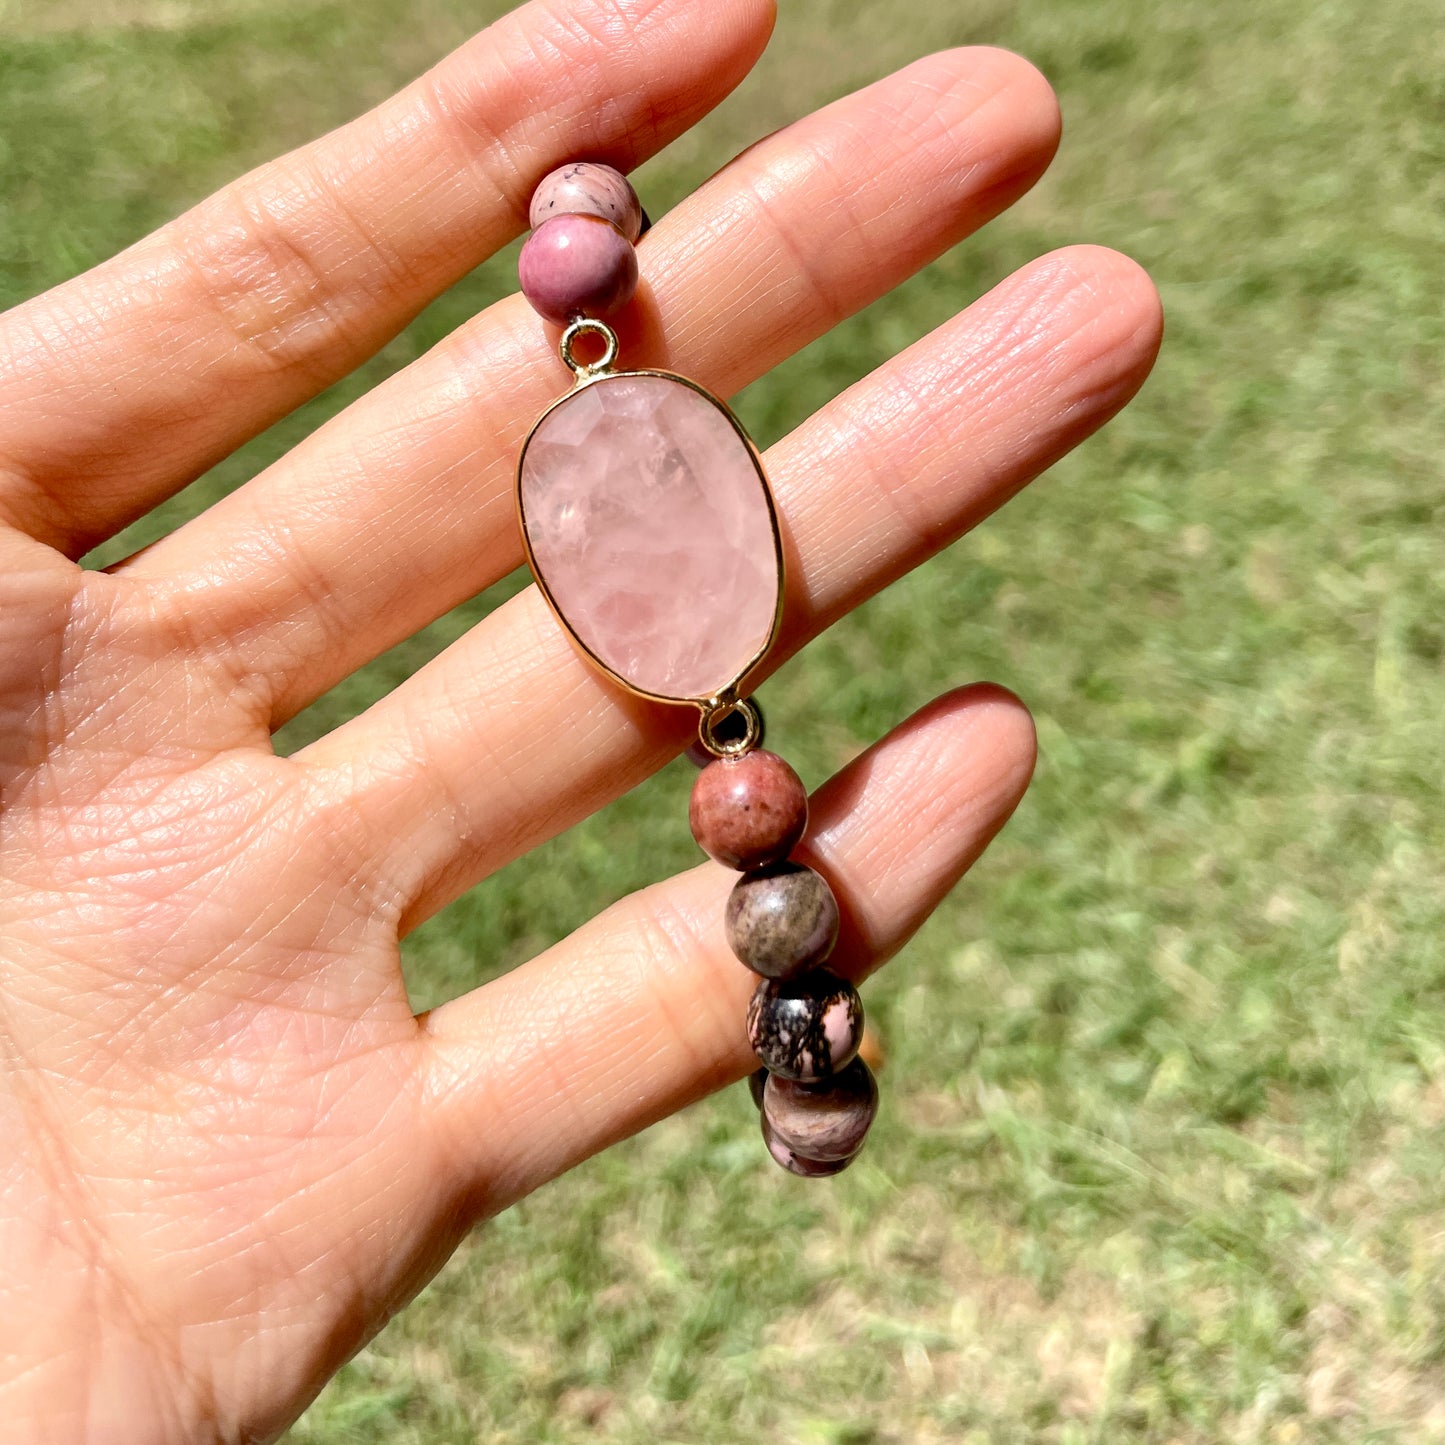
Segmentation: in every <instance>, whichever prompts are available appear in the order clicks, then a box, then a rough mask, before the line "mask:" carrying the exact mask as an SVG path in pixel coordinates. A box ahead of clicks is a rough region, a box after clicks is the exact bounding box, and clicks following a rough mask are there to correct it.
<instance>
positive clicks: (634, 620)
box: [520, 372, 781, 700]
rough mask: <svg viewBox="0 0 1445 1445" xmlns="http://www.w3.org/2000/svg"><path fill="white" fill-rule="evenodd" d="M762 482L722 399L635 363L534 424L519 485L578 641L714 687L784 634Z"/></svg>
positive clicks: (631, 666) (631, 675)
mask: <svg viewBox="0 0 1445 1445" xmlns="http://www.w3.org/2000/svg"><path fill="white" fill-rule="evenodd" d="M764 487H765V483H764V482H763V479H762V475H761V473H760V472H759V470H758V467H757V464H756V462H755V461H754V459H753V455H752V453H751V452H750V451H749V449H748V447H747V445H746V443H745V442H744V441H743V439H742V437H741V436H740V435H739V433H738V432H737V430H736V429H735V427H734V426H733V424H732V422H731V421H730V419H729V418H728V416H727V414H726V413H725V412H724V411H723V410H722V409H721V408H720V407H719V406H717V405H716V404H715V403H714V402H712V401H710V400H709V399H708V398H707V397H705V396H703V395H701V394H700V393H698V392H696V391H694V390H693V389H692V388H691V387H689V386H685V385H683V383H682V382H680V381H674V380H672V379H671V378H668V377H664V376H643V375H636V374H629V373H626V372H623V373H620V374H618V375H616V376H606V377H602V378H600V379H599V380H597V381H594V382H591V383H590V384H588V385H586V386H583V387H581V388H579V389H578V390H577V391H575V392H573V393H572V394H571V395H569V396H567V397H564V398H563V400H562V401H560V402H559V403H558V404H557V405H556V406H555V407H553V409H552V410H551V411H550V412H548V413H547V414H546V416H544V417H543V419H542V420H541V421H540V422H539V423H538V425H537V428H536V430H535V431H534V432H533V434H532V438H531V440H530V441H529V442H528V443H527V447H526V450H525V452H524V453H523V456H522V465H521V481H520V499H521V505H522V517H523V525H524V526H525V528H526V531H527V540H528V542H529V544H530V546H531V549H532V560H533V563H534V565H535V567H536V570H537V573H538V575H539V576H540V577H541V579H542V580H543V582H544V583H545V585H546V588H547V590H548V592H549V593H550V594H551V597H552V601H553V603H554V605H555V606H556V607H557V610H558V611H559V612H560V613H561V614H562V616H563V617H564V618H565V619H566V621H567V624H568V626H569V627H570V628H571V630H572V632H573V633H574V634H575V635H576V637H577V639H578V641H580V642H581V643H582V645H583V646H584V647H585V648H586V649H587V650H588V651H589V652H591V653H592V654H593V656H594V657H596V658H597V659H598V660H599V661H600V662H601V663H602V664H603V665H604V666H605V667H607V668H608V669H609V670H610V671H612V672H613V673H615V674H616V675H617V676H618V677H620V678H621V679H622V680H623V681H624V682H626V683H628V684H629V685H630V686H632V687H634V688H636V689H637V690H638V691H640V692H646V693H651V694H652V695H654V696H656V697H664V698H676V699H678V700H684V699H706V698H710V697H714V696H716V695H717V694H718V693H719V692H721V691H722V690H723V689H724V688H726V687H728V686H729V685H730V684H731V683H733V682H735V681H737V680H738V678H739V676H740V675H741V674H742V672H743V671H744V670H745V669H746V668H747V667H748V666H749V664H750V663H752V662H753V661H754V659H755V658H756V657H757V656H758V654H759V653H760V652H761V651H762V650H763V648H764V647H765V646H766V644H767V641H768V638H769V637H770V635H771V633H772V628H773V615H774V611H775V609H776V606H777V600H778V588H779V585H780V580H781V579H780V578H779V576H778V567H777V560H776V553H775V551H774V546H773V532H772V525H771V522H770V518H769V509H768V501H767V494H766V492H765V490H764Z"/></svg>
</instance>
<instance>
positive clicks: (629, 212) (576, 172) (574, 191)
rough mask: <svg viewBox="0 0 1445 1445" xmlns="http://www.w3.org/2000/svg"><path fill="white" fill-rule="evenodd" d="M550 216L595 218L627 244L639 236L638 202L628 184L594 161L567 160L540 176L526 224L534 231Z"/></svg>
mask: <svg viewBox="0 0 1445 1445" xmlns="http://www.w3.org/2000/svg"><path fill="white" fill-rule="evenodd" d="M553 216H599V217H601V219H602V220H604V221H610V222H611V223H612V224H613V225H614V226H616V227H617V229H618V230H619V231H621V232H622V234H623V235H624V236H625V237H626V238H627V239H628V240H629V241H635V240H637V238H638V237H639V236H640V235H641V234H642V220H643V215H642V203H641V202H640V201H639V200H638V199H637V192H636V191H634V190H633V189H632V182H631V181H629V180H628V179H627V177H626V176H624V175H623V174H622V172H621V171H619V170H614V169H613V168H612V167H611V166H604V165H601V164H600V163H599V162H597V161H571V162H569V163H568V164H567V165H565V166H559V167H558V168H557V169H556V170H555V171H552V172H550V173H549V174H548V175H545V176H543V177H542V180H541V182H540V183H539V184H538V186H537V189H536V190H535V191H533V192H532V205H531V208H530V210H529V212H528V224H529V225H530V226H531V227H532V229H533V230H536V229H537V227H538V226H540V225H541V224H542V223H543V222H544V221H550V220H551V219H552V217H553Z"/></svg>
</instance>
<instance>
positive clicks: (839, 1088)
mask: <svg viewBox="0 0 1445 1445" xmlns="http://www.w3.org/2000/svg"><path fill="white" fill-rule="evenodd" d="M877 1112H878V1085H877V1084H876V1083H875V1082H874V1080H873V1075H872V1073H871V1072H870V1071H869V1068H868V1065H867V1064H865V1063H864V1062H863V1060H862V1059H854V1060H853V1062H852V1063H851V1064H849V1065H848V1067H847V1068H846V1069H844V1070H843V1072H842V1073H841V1074H837V1075H835V1076H834V1077H833V1078H831V1079H829V1080H827V1081H826V1082H825V1083H821V1084H800V1083H797V1082H795V1081H794V1080H792V1079H781V1078H779V1077H778V1076H777V1075H776V1074H769V1075H768V1082H767V1084H766V1085H765V1086H764V1088H763V1118H764V1119H765V1120H766V1121H767V1125H768V1128H769V1129H770V1130H771V1132H772V1136H773V1138H774V1139H776V1140H777V1141H778V1143H779V1144H781V1145H782V1146H783V1147H784V1148H786V1149H790V1150H792V1152H793V1153H794V1154H796V1155H798V1156H799V1157H800V1158H802V1159H811V1160H816V1161H820V1162H823V1163H831V1162H835V1161H837V1160H839V1159H846V1158H848V1157H849V1156H850V1155H853V1154H856V1153H857V1152H858V1150H859V1149H860V1148H861V1147H862V1144H863V1140H864V1138H865V1136H866V1135H867V1133H868V1126H869V1125H870V1124H872V1122H873V1116H874V1115H875V1114H876V1113H877Z"/></svg>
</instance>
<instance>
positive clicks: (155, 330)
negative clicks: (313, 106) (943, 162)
mask: <svg viewBox="0 0 1445 1445" xmlns="http://www.w3.org/2000/svg"><path fill="white" fill-rule="evenodd" d="M773 16H774V8H773V0H728V3H726V4H719V3H717V0H566V3H555V0H554V3H548V0H532V3H531V4H528V5H525V6H523V7H522V8H521V9H519V10H517V11H514V12H513V13H512V14H510V15H507V16H505V17H504V18H503V19H501V20H500V21H498V22H497V23H496V24H495V25H492V26H491V27H489V28H488V29H487V30H484V31H483V32H482V33H481V34H480V35H478V36H476V37H474V38H473V39H472V40H471V41H469V42H468V43H467V44H466V45H464V46H462V47H461V48H460V49H459V50H457V51H455V52H453V53H452V54H451V55H450V56H448V57H447V58H446V59H445V60H443V61H442V62H441V63H440V64H439V65H437V66H436V67H435V68H434V69H433V70H431V71H430V72H428V73H427V74H426V75H424V76H422V77H421V78H420V79H419V80H417V81H416V82H414V83H413V84H412V85H410V86H408V87H406V89H404V90H402V91H400V92H399V93H398V94H397V95H395V96H393V97H392V98H391V99H390V100H388V101H386V102H384V103H383V104H382V105H380V106H378V107H377V108H376V109H375V110H373V111H371V112H369V113H368V114H367V115H364V116H362V117H361V118H360V119H359V120H356V121H353V122H352V123H351V124H349V125H347V126H343V127H342V128H341V129H340V130H337V131H334V132H332V133H331V134H330V135H328V136H325V137H323V138H322V139H321V140H319V141H316V142H315V143H313V144H311V145H308V146H305V147H303V148H302V149H300V150H298V151H295V152H293V153H292V154H290V155H286V156H283V157H281V158H280V159H279V160H275V161H272V162H270V163H269V164H267V165H264V166H262V167H260V168H259V169H258V170H256V171H253V172H252V173H251V174H250V175H247V176H244V177H242V178H241V179H240V180H238V181H236V182H235V183H234V184H233V185H231V186H228V187H226V188H225V189H224V190H221V191H219V192H217V193H216V194H215V195H214V196H212V197H210V198H209V199H208V200H205V201H203V202H202V203H201V204H200V205H199V206H197V207H195V209H193V210H191V211H189V212H187V213H186V214H185V215H183V216H181V217H180V218H179V219H177V220H176V221H173V222H172V223H171V224H170V225H168V226H165V227H163V228H162V229H161V230H159V231H157V232H156V233H155V234H154V235H152V236H149V237H147V238H146V239H145V240H143V241H141V242H139V243H138V244H137V245H135V246H133V247H131V248H130V249H129V250H128V251H125V252H122V253H121V255H119V256H117V257H116V258H115V259H114V260H112V261H109V262H107V263H105V264H104V265H102V266H98V267H96V268H95V269H94V270H93V271H90V272H87V273H86V274H85V275H83V276H80V277H78V278H77V279H76V280H74V281H71V282H69V283H67V284H66V285H64V286H60V287H57V288H56V289H55V290H53V291H50V292H47V293H46V294H45V295H43V296H40V297H38V298H36V299H35V300H34V301H30V302H27V303H26V304H25V305H23V306H19V307H17V308H15V310H13V311H11V312H10V313H9V314H8V315H7V316H5V317H4V318H3V319H0V521H8V522H10V523H11V524H12V525H13V526H15V527H17V528H18V529H20V530H21V531H25V532H28V533H30V534H31V535H32V536H36V537H38V538H40V539H41V540H42V541H45V542H48V543H50V544H51V545H52V546H54V547H56V548H58V549H59V550H61V551H63V552H66V553H68V554H69V555H72V556H78V555H79V554H80V553H82V552H85V551H86V550H88V549H89V548H90V547H92V546H94V545H95V544H96V543H97V542H99V541H102V540H103V539H104V538H105V537H107V536H110V535H111V534H112V533H114V532H116V531H118V530H119V529H120V528H121V527H123V526H124V525H125V524H126V523H127V522H129V521H132V520H133V519H134V518H135V517H137V516H140V515H141V514H143V513H144V512H146V511H149V510H150V508H151V507H153V506H155V505H156V503H157V502H159V501H161V500H162V499H164V498H165V497H167V496H169V495H170V494H171V493H172V492H175V491H177V490H179V489H180V488H181V487H182V486H184V485H185V484H186V483H187V482H188V481H190V480H191V479H192V478H193V477H195V476H197V475H198V474H199V473H200V472H202V471H204V470H205V469H206V468H207V467H209V466H211V465H212V464H213V463H215V462H216V461H218V460H220V458H221V457H223V456H225V455H226V454H227V453H228V452H230V451H232V450H233V449H234V448H235V447H237V446H239V445H240V444H241V443H242V442H243V441H245V440H247V439H248V438H249V437H251V436H253V435H255V434H256V433H257V432H259V431H262V430H264V428H265V427H267V426H269V425H270V424H271V422H273V421H275V420H276V419H277V418H278V417H281V416H283V415H284V414H285V413H286V412H288V411H290V410H292V409H293V408H294V407H296V406H298V405H299V404H300V403H301V402H302V401H304V400H306V399H307V398H308V397H309V396H312V395H314V394H315V393H316V392H319V391H321V390H322V389H323V388H325V387H326V386H329V385H330V384H331V383H332V382H333V381H336V380H337V379H338V378H339V377H341V376H344V375H345V374H346V373H347V372H348V371H350V370H351V369H352V368H353V367H355V366H357V365H358V364H359V363H360V362H362V361H363V360H365V358H366V357H367V356H369V355H371V353H372V352H374V351H376V350H377V349H378V348H379V347H381V346H382V345H384V344H385V343H386V342H387V341H388V340H389V339H390V338H391V337H392V336H394V335H395V334H396V332H398V331H399V330H400V329H401V328H402V327H403V326H404V325H406V323H407V322H408V321H410V320H411V318H412V317H413V316H415V315H416V313H417V312H418V311H420V310H421V308H422V307H423V306H425V305H426V304H427V302H429V301H430V300H432V299H433V298H434V297H435V296H437V295H439V294H440V293H441V292H442V291H444V290H445V289H446V288H447V287H448V286H450V285H452V284H453V283H454V282H455V281H457V280H459V279H460V278H461V277H462V276H464V275H465V274H466V273H467V272H468V271H469V270H471V269H472V267H474V266H476V265H477V264H478V263H479V262H481V261H483V260H485V259H486V257H487V256H489V255H491V253H492V252H493V251H495V250H497V249H498V248H499V247H501V246H502V245H504V244H505V243H506V242H507V241H509V240H511V238H512V237H513V236H515V235H517V234H518V233H519V232H521V231H522V230H524V229H525V228H526V224H527V199H528V197H529V196H530V194H531V192H532V190H533V188H534V187H535V186H536V183H537V181H538V180H539V179H540V178H541V177H542V176H543V175H544V174H545V173H546V172H547V171H549V170H550V169H552V168H553V167H554V166H556V165H559V164H561V163H562V162H563V161H566V160H569V159H574V158H578V157H590V158H593V159H599V160H605V161H608V162H610V163H611V164H614V165H616V166H618V167H620V168H622V169H624V170H626V169H630V168H631V167H633V166H636V165H637V164H639V163H640V162H641V161H643V160H645V159H646V158H647V157H648V156H650V155H652V154H653V153H654V152H655V151H657V150H659V149H661V148H662V147H663V146H664V145H666V144H667V143H668V142H669V141H670V140H672V139H674V138H675V137H676V136H678V135H680V134H681V133H682V132H683V131H685V130H686V129H687V128H688V127H689V126H691V125H693V124H694V123H695V122H696V121H697V120H699V119H700V118H701V117H702V116H703V115H704V114H706V112H707V111H709V110H710V109H711V108H712V107H713V106H714V105H716V104H717V103H718V102H719V101H720V100H721V99H722V98H723V97H724V96H725V95H727V93H728V92H729V91H730V90H732V88H733V87H734V86H735V85H736V84H737V83H738V82H739V81H740V80H741V79H742V78H743V76H744V75H746V74H747V72H748V70H749V69H750V68H751V67H752V64H753V62H754V61H755V60H756V59H757V57H758V55H759V53H760V52H761V51H762V48H763V46H764V45H765V44H766V42H767V39H768V36H769V34H770V33H771V30H772V23H773Z"/></svg>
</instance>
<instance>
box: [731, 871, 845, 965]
mask: <svg viewBox="0 0 1445 1445" xmlns="http://www.w3.org/2000/svg"><path fill="white" fill-rule="evenodd" d="M724 925H725V927H726V930H727V939H728V943H729V945H730V946H731V948H732V951H733V952H734V953H735V954H737V956H738V957H739V958H740V959H741V960H742V961H743V962H744V963H745V964H747V966H748V967H749V968H750V969H752V971H753V972H754V973H760V974H762V975H763V977H764V978H790V977H792V975H793V974H795V973H802V972H803V971H804V970H805V969H808V968H812V967H814V966H815V965H817V964H820V963H822V961H823V960H824V959H825V958H827V956H828V954H829V953H830V952H832V949H833V944H834V943H835V942H836V941H837V938H838V902H837V900H836V899H835V898H834V897H833V890H832V889H831V888H829V887H828V883H827V880H826V879H824V878H823V876H822V875H821V874H819V873H815V872H814V871H813V870H812V869H811V868H805V867H803V866H802V864H800V863H775V864H774V865H773V866H772V867H770V868H760V869H758V870H757V871H756V872H754V873H745V874H744V875H743V876H742V877H741V878H739V879H738V881H737V882H736V883H735V884H734V885H733V891H732V892H731V893H730V894H729V895H728V903H727V912H726V914H725V915H724Z"/></svg>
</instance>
